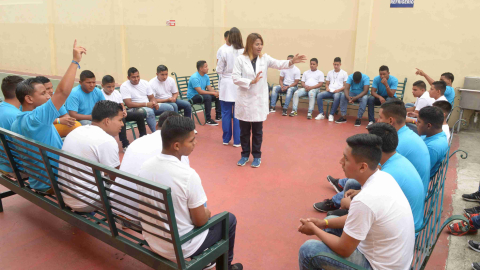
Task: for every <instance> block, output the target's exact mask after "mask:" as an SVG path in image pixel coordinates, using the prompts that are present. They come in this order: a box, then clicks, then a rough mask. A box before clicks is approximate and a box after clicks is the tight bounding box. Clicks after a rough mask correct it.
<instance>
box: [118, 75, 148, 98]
mask: <svg viewBox="0 0 480 270" xmlns="http://www.w3.org/2000/svg"><path fill="white" fill-rule="evenodd" d="M120 93H121V94H122V98H123V99H127V98H130V99H132V102H138V103H143V102H149V100H148V97H147V96H149V95H153V91H152V88H150V85H149V84H148V82H147V81H145V80H140V82H139V83H138V84H137V85H133V84H132V83H131V82H130V81H126V82H124V83H122V85H121V86H120Z"/></svg>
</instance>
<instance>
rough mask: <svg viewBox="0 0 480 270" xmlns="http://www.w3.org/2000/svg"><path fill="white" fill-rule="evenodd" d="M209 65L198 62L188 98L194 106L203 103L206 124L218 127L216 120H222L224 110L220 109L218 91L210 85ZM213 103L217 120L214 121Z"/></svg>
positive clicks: (190, 81)
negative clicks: (212, 114) (212, 113)
mask: <svg viewBox="0 0 480 270" xmlns="http://www.w3.org/2000/svg"><path fill="white" fill-rule="evenodd" d="M207 73H208V64H207V62H206V61H203V60H201V61H198V62H197V72H195V73H194V74H193V75H192V76H190V79H189V80H188V90H187V98H188V99H191V100H192V102H193V104H197V103H203V104H204V105H205V118H206V119H207V121H206V124H207V125H210V126H218V123H217V122H215V120H217V121H220V120H222V110H221V107H220V99H219V98H218V91H215V89H213V88H212V86H211V85H210V78H209V77H208V75H207ZM212 102H215V114H216V115H215V120H213V119H212V116H211V111H212Z"/></svg>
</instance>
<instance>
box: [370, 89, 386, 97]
mask: <svg viewBox="0 0 480 270" xmlns="http://www.w3.org/2000/svg"><path fill="white" fill-rule="evenodd" d="M370 94H371V95H372V96H374V97H376V98H378V99H380V98H383V97H382V96H380V95H379V94H377V88H374V87H372V92H371V93H370Z"/></svg>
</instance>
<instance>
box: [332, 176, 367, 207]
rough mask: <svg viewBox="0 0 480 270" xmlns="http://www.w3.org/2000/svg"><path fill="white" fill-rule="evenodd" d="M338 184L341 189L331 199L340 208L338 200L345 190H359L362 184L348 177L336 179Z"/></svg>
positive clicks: (341, 197)
mask: <svg viewBox="0 0 480 270" xmlns="http://www.w3.org/2000/svg"><path fill="white" fill-rule="evenodd" d="M338 184H339V185H340V186H342V187H343V191H342V192H339V193H337V194H335V195H334V196H333V197H332V201H333V203H334V204H335V206H336V207H338V208H340V201H341V200H342V199H343V197H344V196H345V195H344V194H345V191H347V190H349V189H355V190H360V189H362V186H361V185H360V183H358V182H357V180H355V179H349V178H342V179H340V180H338Z"/></svg>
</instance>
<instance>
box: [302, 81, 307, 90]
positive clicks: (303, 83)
mask: <svg viewBox="0 0 480 270" xmlns="http://www.w3.org/2000/svg"><path fill="white" fill-rule="evenodd" d="M302 87H303V88H305V89H307V86H306V85H305V82H304V81H302Z"/></svg>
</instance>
